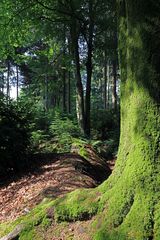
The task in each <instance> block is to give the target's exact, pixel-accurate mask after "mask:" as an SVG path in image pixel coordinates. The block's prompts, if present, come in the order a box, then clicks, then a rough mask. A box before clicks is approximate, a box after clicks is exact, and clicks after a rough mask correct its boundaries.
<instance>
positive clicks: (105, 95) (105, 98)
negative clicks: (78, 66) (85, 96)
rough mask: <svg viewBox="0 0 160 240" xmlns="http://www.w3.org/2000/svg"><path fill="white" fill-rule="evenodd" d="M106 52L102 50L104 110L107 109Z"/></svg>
mask: <svg viewBox="0 0 160 240" xmlns="http://www.w3.org/2000/svg"><path fill="white" fill-rule="evenodd" d="M107 69H108V68H107V50H106V49H105V50H104V109H107V102H108V101H107V100H108V99H107Z"/></svg>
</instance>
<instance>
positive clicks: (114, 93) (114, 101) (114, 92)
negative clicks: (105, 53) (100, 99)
mask: <svg viewBox="0 0 160 240" xmlns="http://www.w3.org/2000/svg"><path fill="white" fill-rule="evenodd" d="M112 68H113V74H112V75H113V88H112V108H113V109H114V110H115V111H116V110H117V64H116V60H113V61H112Z"/></svg>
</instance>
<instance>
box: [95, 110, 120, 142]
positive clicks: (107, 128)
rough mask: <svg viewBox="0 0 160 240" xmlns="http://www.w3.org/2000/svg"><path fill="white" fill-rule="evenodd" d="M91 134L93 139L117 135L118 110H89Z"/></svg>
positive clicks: (105, 138) (104, 138)
mask: <svg viewBox="0 0 160 240" xmlns="http://www.w3.org/2000/svg"><path fill="white" fill-rule="evenodd" d="M91 127H92V135H93V137H94V138H95V139H101V140H108V139H110V138H113V135H116V136H115V137H119V112H115V111H113V110H104V109H100V110H93V111H92V112H91Z"/></svg>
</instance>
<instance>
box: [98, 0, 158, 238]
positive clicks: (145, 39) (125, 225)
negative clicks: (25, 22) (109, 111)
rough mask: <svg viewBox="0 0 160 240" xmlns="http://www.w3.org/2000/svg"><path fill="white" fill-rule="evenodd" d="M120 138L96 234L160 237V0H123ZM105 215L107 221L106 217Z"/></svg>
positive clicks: (121, 6) (121, 13)
mask: <svg viewBox="0 0 160 240" xmlns="http://www.w3.org/2000/svg"><path fill="white" fill-rule="evenodd" d="M118 11H119V19H118V20H119V56H120V65H121V78H122V85H121V137H120V147H119V153H118V160H117V163H116V167H115V171H114V172H113V174H112V176H111V177H110V178H109V179H108V181H106V182H105V183H104V184H103V185H102V186H100V189H101V191H102V192H104V195H103V197H102V199H103V200H104V202H106V203H107V208H105V210H104V213H103V214H104V217H103V222H102V224H101V226H100V228H99V231H98V233H97V234H96V237H95V239H114V240H115V239H119V240H120V239H138V240H142V239H154V240H155V239H156V240H158V239H160V174H159V173H160V38H159V36H160V28H159V24H160V1H159V0H158V1H155V0H152V1H150V0H148V1H146V0H140V1H133V0H125V1H124V0H122V1H121V0H118ZM104 219H105V220H104Z"/></svg>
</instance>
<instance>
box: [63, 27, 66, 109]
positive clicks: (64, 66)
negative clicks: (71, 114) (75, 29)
mask: <svg viewBox="0 0 160 240" xmlns="http://www.w3.org/2000/svg"><path fill="white" fill-rule="evenodd" d="M63 31H64V40H63V44H64V46H63V112H64V113H66V112H67V101H66V73H67V71H66V64H65V57H66V47H65V45H66V32H65V25H64V30H63Z"/></svg>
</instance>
